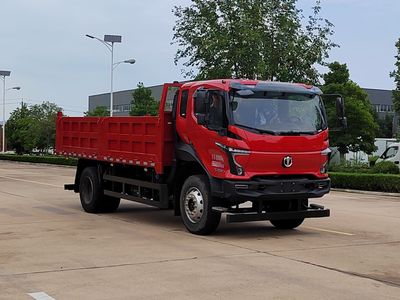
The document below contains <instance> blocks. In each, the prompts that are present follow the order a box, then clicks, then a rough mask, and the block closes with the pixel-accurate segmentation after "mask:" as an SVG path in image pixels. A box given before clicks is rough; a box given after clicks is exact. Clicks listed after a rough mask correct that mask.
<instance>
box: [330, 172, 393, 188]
mask: <svg viewBox="0 0 400 300" xmlns="http://www.w3.org/2000/svg"><path fill="white" fill-rule="evenodd" d="M329 177H330V178H331V181H332V187H334V188H343V189H354V190H365V191H381V192H391V193H400V175H393V174H365V173H364V174H362V173H329Z"/></svg>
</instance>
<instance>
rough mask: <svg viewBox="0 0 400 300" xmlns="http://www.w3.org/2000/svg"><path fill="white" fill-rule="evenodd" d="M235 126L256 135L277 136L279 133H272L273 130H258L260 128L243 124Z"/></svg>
mask: <svg viewBox="0 0 400 300" xmlns="http://www.w3.org/2000/svg"><path fill="white" fill-rule="evenodd" d="M235 125H236V126H238V127H241V128H244V129H247V130H249V131H251V132H255V133H261V134H271V135H277V132H275V131H272V130H264V129H258V128H253V127H250V126H246V125H242V124H235Z"/></svg>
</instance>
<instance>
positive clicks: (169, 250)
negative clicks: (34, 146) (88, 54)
mask: <svg viewBox="0 0 400 300" xmlns="http://www.w3.org/2000/svg"><path fill="white" fill-rule="evenodd" d="M73 176H74V169H73V168H66V167H53V166H44V165H32V164H22V163H12V162H4V161H0V299H33V297H36V298H37V299H39V297H43V298H42V299H51V298H48V297H52V298H54V299H57V300H58V299H215V298H217V299H243V298H247V299H400V199H398V198H396V197H383V196H371V195H360V194H350V193H341V192H332V193H331V194H330V195H329V196H326V197H324V198H323V199H319V200H317V201H314V202H316V203H321V204H323V205H326V206H328V207H329V208H331V209H332V211H331V213H332V216H331V217H330V218H323V219H312V220H307V221H305V223H303V225H302V226H301V227H299V228H298V229H297V230H291V231H281V230H276V229H274V228H273V227H272V226H271V225H270V223H269V222H254V223H244V224H225V222H224V221H222V223H221V226H220V228H219V230H218V232H217V233H216V234H214V235H212V236H207V237H201V236H195V235H191V234H189V233H188V232H186V230H185V229H184V227H183V225H182V224H181V221H180V219H179V218H178V217H174V216H173V213H172V211H160V210H157V209H155V208H151V207H147V206H144V205H140V204H136V203H131V202H122V205H121V206H120V209H119V210H118V212H116V213H114V214H101V215H91V214H86V213H84V212H83V211H82V209H81V206H80V203H79V200H78V196H77V195H76V194H74V193H72V192H68V191H64V190H63V188H62V186H63V184H64V183H71V182H72V181H73ZM30 293H37V294H32V296H30V295H29V294H30ZM39 293H40V294H39ZM47 295H48V296H47Z"/></svg>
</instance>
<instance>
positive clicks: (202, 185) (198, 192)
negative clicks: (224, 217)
mask: <svg viewBox="0 0 400 300" xmlns="http://www.w3.org/2000/svg"><path fill="white" fill-rule="evenodd" d="M179 202H180V209H181V216H182V221H183V223H184V224H185V226H186V228H187V230H188V231H190V232H191V233H194V234H199V235H207V234H210V233H212V232H214V231H215V230H216V229H217V227H218V225H219V221H220V219H221V213H218V212H215V211H213V210H212V197H211V193H210V186H209V183H208V178H207V177H206V176H205V175H194V176H190V177H189V178H187V179H186V181H185V183H184V184H183V187H182V191H181V195H180V201H179Z"/></svg>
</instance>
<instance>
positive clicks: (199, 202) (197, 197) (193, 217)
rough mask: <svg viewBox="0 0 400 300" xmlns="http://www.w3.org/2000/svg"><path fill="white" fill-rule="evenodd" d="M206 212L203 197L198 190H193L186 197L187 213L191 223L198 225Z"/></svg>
mask: <svg viewBox="0 0 400 300" xmlns="http://www.w3.org/2000/svg"><path fill="white" fill-rule="evenodd" d="M203 212H204V199H203V195H202V194H201V192H200V191H199V189H198V188H195V187H193V188H191V189H190V190H189V191H188V192H187V193H186V196H185V213H186V216H187V217H188V219H189V220H190V222H192V223H198V222H200V220H201V217H202V216H203Z"/></svg>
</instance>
